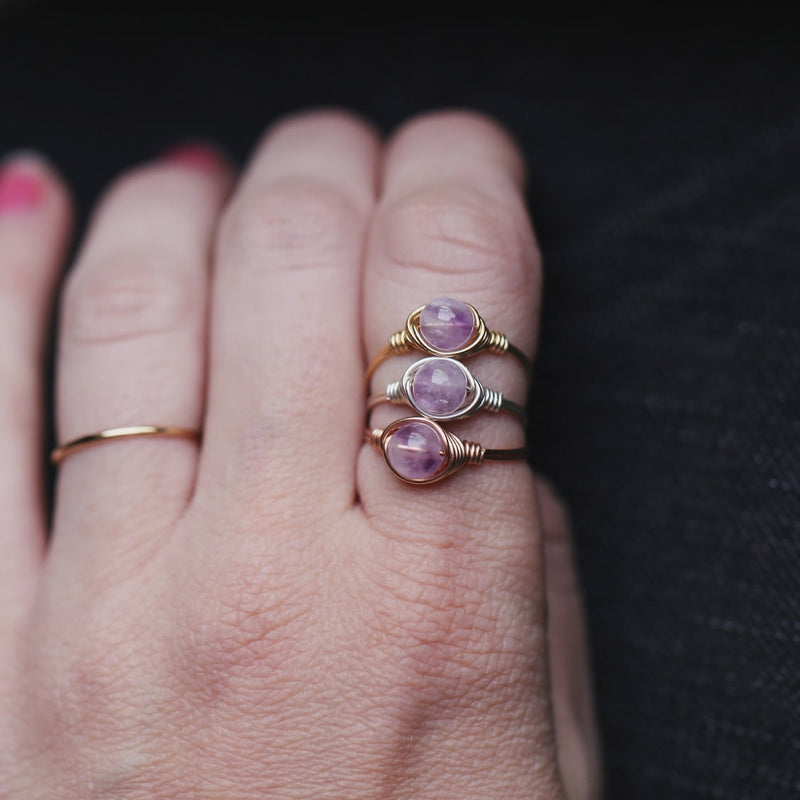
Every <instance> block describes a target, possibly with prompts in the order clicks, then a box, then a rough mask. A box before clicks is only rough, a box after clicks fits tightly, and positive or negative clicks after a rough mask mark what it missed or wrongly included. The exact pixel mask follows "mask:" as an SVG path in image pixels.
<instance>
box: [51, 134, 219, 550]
mask: <svg viewBox="0 0 800 800" xmlns="http://www.w3.org/2000/svg"><path fill="white" fill-rule="evenodd" d="M202 152H203V150H201V149H198V148H183V149H179V150H176V151H173V152H172V153H170V154H169V155H168V156H167V157H165V158H163V159H161V160H160V161H158V162H156V163H153V164H149V165H146V166H143V167H140V168H138V169H135V170H132V171H131V172H129V173H128V174H126V175H124V176H122V178H120V179H119V180H118V181H117V182H116V183H115V184H114V185H113V187H112V188H111V190H110V191H109V192H108V193H107V195H106V196H105V197H104V199H103V200H102V201H101V203H100V205H99V208H98V210H97V212H96V214H95V218H94V220H93V222H92V225H91V229H90V231H89V234H88V237H87V240H86V242H85V244H84V246H83V248H82V251H81V253H80V255H79V258H78V261H77V264H76V266H75V268H74V270H73V272H72V274H71V275H70V277H69V279H68V281H67V286H66V288H65V294H64V300H63V319H62V325H61V335H60V348H59V362H58V370H57V372H58V376H57V401H58V402H57V427H58V432H59V436H60V441H62V442H64V441H70V440H72V439H74V438H75V437H80V436H84V435H87V434H92V433H95V432H98V431H100V430H103V429H107V428H116V427H122V426H129V425H152V424H155V425H169V426H178V427H184V428H199V427H200V424H201V417H202V413H203V406H204V362H205V355H204V351H205V324H206V323H205V315H206V298H207V282H208V265H209V250H210V244H211V240H212V236H213V231H214V227H215V222H216V219H217V215H218V213H219V210H220V207H221V204H222V202H223V199H224V197H225V196H226V194H227V192H228V187H229V184H230V173H229V169H228V167H227V166H226V165H225V164H224V162H223V160H222V159H221V158H220V157H219V156H218V155H216V154H215V153H214V151H212V150H210V149H207V148H206V150H205V154H206V155H205V158H201V157H200V155H202ZM196 463H197V447H196V445H195V444H194V443H191V442H187V441H185V440H179V439H163V440H154V439H144V438H142V439H130V440H121V439H120V440H114V441H108V442H105V443H103V444H102V445H100V446H98V447H94V448H90V449H87V450H83V451H80V452H76V453H74V454H72V455H69V456H67V458H66V459H65V460H64V461H63V463H61V465H60V467H59V480H58V487H57V489H58V492H57V502H56V509H55V534H56V535H55V541H54V547H55V550H56V552H62V553H67V552H68V553H69V555H70V557H71V558H72V559H77V560H80V561H81V563H87V558H88V553H87V552H85V550H86V549H88V550H90V551H91V552H92V554H93V556H94V557H95V558H98V559H100V561H103V563H105V564H106V565H107V566H108V563H107V559H106V556H105V550H104V549H103V548H105V547H112V548H113V547H116V548H120V547H123V548H125V549H126V551H127V552H128V553H137V552H139V553H147V552H149V545H151V544H154V545H157V542H156V541H155V539H158V538H159V537H158V536H157V535H156V534H155V533H154V530H153V529H154V528H158V529H161V528H162V527H163V526H164V525H168V524H169V523H170V522H172V521H174V520H175V519H176V518H177V517H178V516H179V515H180V514H181V512H182V511H183V509H184V508H185V506H186V503H187V501H188V497H189V495H190V493H191V491H192V487H193V483H194V477H195V468H196ZM143 544H144V545H145V549H144V550H141V549H140V546H141V545H143ZM98 563H99V562H98Z"/></svg>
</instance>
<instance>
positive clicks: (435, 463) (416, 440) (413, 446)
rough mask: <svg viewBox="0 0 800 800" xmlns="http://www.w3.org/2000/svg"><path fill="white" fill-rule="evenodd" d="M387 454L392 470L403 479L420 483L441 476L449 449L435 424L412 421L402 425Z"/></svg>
mask: <svg viewBox="0 0 800 800" xmlns="http://www.w3.org/2000/svg"><path fill="white" fill-rule="evenodd" d="M384 452H385V454H386V461H387V462H388V464H389V466H390V467H391V468H392V469H393V470H394V471H395V472H396V473H397V474H398V475H399V476H400V477H401V478H405V479H406V480H408V481H414V482H421V481H426V480H430V479H431V478H433V477H435V476H436V475H437V474H438V473H439V472H440V470H441V469H442V467H443V466H444V463H445V453H446V447H445V442H444V440H443V438H442V435H441V433H440V432H439V431H438V430H437V428H436V427H434V425H433V424H431V423H426V422H423V421H421V420H411V421H409V422H406V423H401V424H400V425H398V427H397V428H396V429H395V430H394V431H393V432H392V434H391V436H389V439H388V441H387V442H386V447H385V450H384Z"/></svg>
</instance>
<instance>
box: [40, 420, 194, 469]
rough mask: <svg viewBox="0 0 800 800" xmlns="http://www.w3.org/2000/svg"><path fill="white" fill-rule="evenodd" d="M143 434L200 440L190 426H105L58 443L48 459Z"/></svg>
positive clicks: (56, 460)
mask: <svg viewBox="0 0 800 800" xmlns="http://www.w3.org/2000/svg"><path fill="white" fill-rule="evenodd" d="M143 436H154V437H156V438H159V439H168V438H174V439H189V440H191V441H194V442H199V441H200V431H196V430H193V429H192V428H178V427H175V426H172V425H130V426H128V427H125V428H106V430H103V431H100V432H99V433H91V434H89V435H88V436H81V437H79V438H77V439H73V440H72V441H69V442H67V443H66V444H62V445H59V446H58V447H56V448H55V449H54V450H53V452H52V453H50V460H51V461H52V462H53V464H60V463H61V462H62V461H63V460H64V459H65V458H66V457H67V456H71V455H72V454H73V453H77V452H79V451H81V450H86V449H87V448H89V447H94V446H95V445H98V444H102V443H103V442H108V441H111V440H112V439H133V438H138V437H143Z"/></svg>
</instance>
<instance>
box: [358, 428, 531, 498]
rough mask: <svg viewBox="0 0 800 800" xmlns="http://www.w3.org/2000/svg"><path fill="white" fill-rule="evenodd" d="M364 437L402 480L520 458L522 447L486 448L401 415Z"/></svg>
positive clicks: (418, 480) (419, 480)
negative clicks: (486, 462) (472, 465)
mask: <svg viewBox="0 0 800 800" xmlns="http://www.w3.org/2000/svg"><path fill="white" fill-rule="evenodd" d="M365 438H366V440H367V441H368V442H370V443H371V444H373V445H375V446H376V447H377V448H378V449H379V450H380V451H381V453H382V454H383V458H384V460H385V461H386V464H387V466H388V467H389V469H390V470H391V471H392V472H393V473H394V474H395V475H396V476H397V477H398V478H400V480H402V481H405V482H406V483H413V484H424V483H436V481H440V480H441V479H442V478H445V477H447V476H448V475H452V474H453V473H454V472H455V471H456V470H459V469H461V467H463V466H465V465H466V464H483V463H484V462H485V461H512V460H515V459H523V458H525V457H526V455H527V452H526V449H525V448H524V447H518V448H515V449H509V450H487V449H486V448H485V447H483V446H482V445H480V444H477V443H476V442H465V441H464V440H463V439H459V438H458V436H456V435H455V434H454V433H451V432H450V431H448V430H445V429H444V428H443V427H442V426H441V425H439V424H438V423H437V422H434V421H433V420H430V419H427V418H426V417H404V418H402V419H396V420H394V422H390V423H389V424H388V425H387V426H386V427H385V428H374V429H373V430H368V431H367V432H366V435H365Z"/></svg>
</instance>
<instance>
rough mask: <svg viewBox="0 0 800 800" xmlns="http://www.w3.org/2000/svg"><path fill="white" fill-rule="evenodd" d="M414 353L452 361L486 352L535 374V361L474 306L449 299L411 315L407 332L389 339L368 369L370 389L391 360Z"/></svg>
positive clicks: (367, 381)
mask: <svg viewBox="0 0 800 800" xmlns="http://www.w3.org/2000/svg"><path fill="white" fill-rule="evenodd" d="M412 350H421V351H422V352H423V353H427V354H428V355H431V356H450V357H451V358H468V357H469V356H473V355H475V354H476V353H480V352H481V351H483V350H488V351H490V352H493V353H509V354H510V355H512V356H514V358H516V359H517V361H519V363H520V364H521V365H522V366H523V368H524V369H525V371H526V372H527V373H528V375H529V376H530V375H531V373H532V372H533V365H532V363H531V360H530V359H529V358H528V357H527V356H526V355H525V354H524V353H523V352H522V351H521V350H520V349H519V348H518V347H515V346H514V345H513V344H511V343H510V342H509V341H508V337H507V336H506V335H505V334H504V333H499V332H498V331H492V330H489V328H488V327H487V325H486V323H485V322H484V321H483V319H482V317H481V315H480V314H479V313H478V312H477V310H476V309H475V307H474V306H472V305H470V304H469V303H463V302H461V301H460V300H451V299H450V298H446V297H443V298H439V299H437V300H433V301H431V302H430V303H428V304H427V305H424V306H420V307H419V308H417V309H415V310H414V311H412V312H411V313H410V314H409V315H408V319H407V320H406V326H405V328H404V329H403V330H401V331H398V332H397V333H394V334H392V335H391V336H390V337H389V343H388V344H387V345H386V347H384V348H383V350H381V351H380V353H378V355H377V356H375V358H374V359H373V361H372V363H371V364H370V365H369V367H368V368H367V372H366V375H365V376H364V382H365V383H366V384H367V386H368V385H369V381H370V378H371V377H372V374H373V373H374V372H375V370H376V369H377V368H378V366H379V365H380V364H382V363H383V362H384V361H385V360H386V359H387V358H389V356H391V355H394V354H395V353H408V352H410V351H412Z"/></svg>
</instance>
